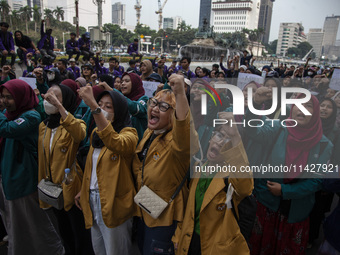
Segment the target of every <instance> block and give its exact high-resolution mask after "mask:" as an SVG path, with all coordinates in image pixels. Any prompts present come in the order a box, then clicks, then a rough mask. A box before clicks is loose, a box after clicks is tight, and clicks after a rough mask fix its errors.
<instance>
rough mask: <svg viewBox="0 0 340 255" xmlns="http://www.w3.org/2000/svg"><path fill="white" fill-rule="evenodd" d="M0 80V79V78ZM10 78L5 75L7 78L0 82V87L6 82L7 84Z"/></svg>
mask: <svg viewBox="0 0 340 255" xmlns="http://www.w3.org/2000/svg"><path fill="white" fill-rule="evenodd" d="M0 78H1V77H0ZM10 79H11V78H9V75H7V77H6V78H5V79H3V80H0V85H2V84H5V83H6V82H8V81H9V80H10Z"/></svg>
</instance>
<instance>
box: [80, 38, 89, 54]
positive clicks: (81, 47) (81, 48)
mask: <svg viewBox="0 0 340 255" xmlns="http://www.w3.org/2000/svg"><path fill="white" fill-rule="evenodd" d="M84 44H85V47H83V45H84ZM78 46H79V49H80V50H85V51H90V49H91V41H90V39H89V40H87V41H86V42H85V41H84V40H83V38H79V40H78Z"/></svg>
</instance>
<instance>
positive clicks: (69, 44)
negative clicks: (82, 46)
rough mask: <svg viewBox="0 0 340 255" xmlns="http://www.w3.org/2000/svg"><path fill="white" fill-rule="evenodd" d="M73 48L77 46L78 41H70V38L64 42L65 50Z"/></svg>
mask: <svg viewBox="0 0 340 255" xmlns="http://www.w3.org/2000/svg"><path fill="white" fill-rule="evenodd" d="M74 48H79V46H78V41H77V40H75V41H72V40H71V39H69V40H67V42H66V50H74Z"/></svg>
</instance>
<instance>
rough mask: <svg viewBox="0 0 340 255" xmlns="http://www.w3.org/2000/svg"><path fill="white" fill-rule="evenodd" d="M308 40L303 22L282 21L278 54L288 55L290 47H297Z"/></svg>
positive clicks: (277, 48)
mask: <svg viewBox="0 0 340 255" xmlns="http://www.w3.org/2000/svg"><path fill="white" fill-rule="evenodd" d="M306 40H307V37H306V35H305V34H304V27H303V26H302V24H301V23H281V24H280V30H279V37H278V40H277V47H276V55H279V56H283V55H286V53H287V51H288V49H289V48H294V47H297V46H298V45H299V44H300V43H301V42H305V41H306Z"/></svg>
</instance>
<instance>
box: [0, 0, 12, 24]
mask: <svg viewBox="0 0 340 255" xmlns="http://www.w3.org/2000/svg"><path fill="white" fill-rule="evenodd" d="M10 10H11V7H10V6H9V4H8V3H7V1H6V0H1V1H0V14H1V18H0V20H7V19H8V16H9V12H10Z"/></svg>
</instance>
